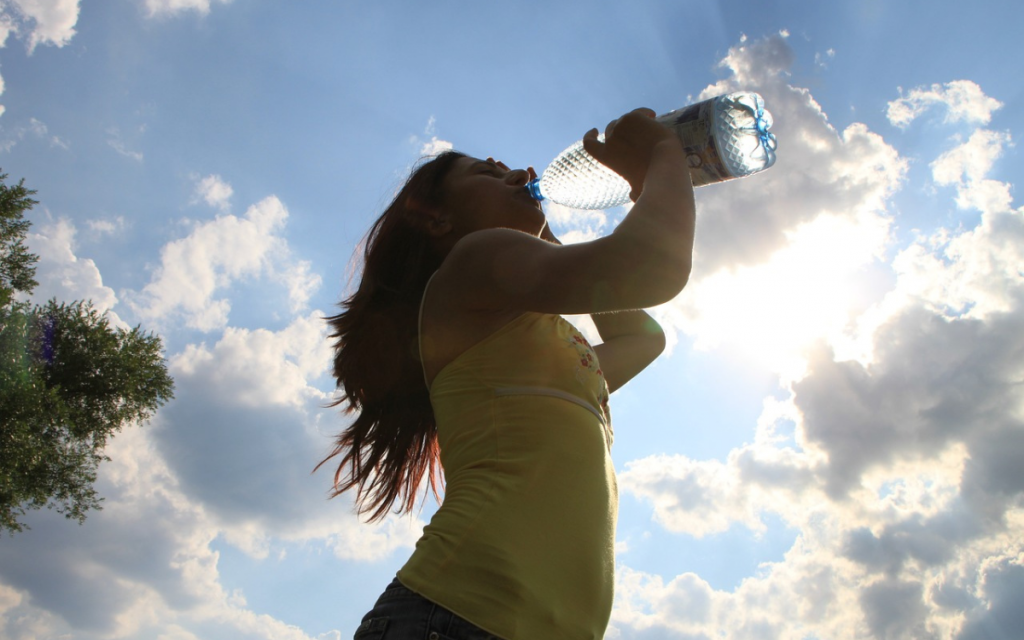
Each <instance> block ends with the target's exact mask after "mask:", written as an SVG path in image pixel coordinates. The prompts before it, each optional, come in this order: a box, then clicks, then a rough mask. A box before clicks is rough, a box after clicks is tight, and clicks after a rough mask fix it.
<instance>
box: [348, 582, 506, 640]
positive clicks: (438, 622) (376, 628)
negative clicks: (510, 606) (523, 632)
mask: <svg viewBox="0 0 1024 640" xmlns="http://www.w3.org/2000/svg"><path fill="white" fill-rule="evenodd" d="M353 640H501V638H499V637H497V636H493V635H491V634H489V633H487V632H486V631H484V630H483V629H481V628H480V627H477V626H475V625H473V624H471V623H469V622H467V621H465V620H463V619H462V618H460V617H459V616H457V615H455V614H454V613H452V612H451V611H449V610H447V609H445V608H443V607H441V606H439V605H436V604H434V603H433V602H431V601H430V600H427V599H426V598H424V597H423V596H421V595H419V594H418V593H415V592H413V591H411V590H409V589H406V588H405V587H404V586H403V585H402V583H401V582H399V581H398V578H395V580H394V581H393V582H392V583H391V584H389V585H388V588H387V589H385V590H384V593H383V594H381V596H380V598H378V599H377V604H375V605H374V606H373V609H371V610H370V612H369V613H367V614H366V615H365V616H363V621H362V624H360V625H359V628H358V629H356V634H355V636H354V638H353Z"/></svg>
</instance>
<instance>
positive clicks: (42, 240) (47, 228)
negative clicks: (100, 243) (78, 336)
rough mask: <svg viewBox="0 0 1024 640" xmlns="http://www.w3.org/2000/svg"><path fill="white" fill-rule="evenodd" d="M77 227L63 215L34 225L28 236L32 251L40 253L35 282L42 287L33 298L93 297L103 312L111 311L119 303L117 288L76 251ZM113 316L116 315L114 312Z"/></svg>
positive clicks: (81, 298) (85, 298) (90, 261)
mask: <svg viewBox="0 0 1024 640" xmlns="http://www.w3.org/2000/svg"><path fill="white" fill-rule="evenodd" d="M77 234H78V230H77V228H76V227H75V225H74V224H73V223H72V222H71V221H69V220H67V219H64V218H61V219H58V220H56V221H55V222H49V223H46V224H43V225H40V226H37V227H34V228H33V230H32V231H31V232H29V234H28V236H27V238H26V244H27V246H28V249H29V251H31V252H32V253H34V254H36V255H37V256H39V262H38V263H37V264H36V277H35V279H36V281H37V282H38V283H39V286H37V287H36V288H35V290H34V291H33V292H32V296H33V298H34V299H35V300H36V301H38V302H40V303H42V302H45V301H46V300H49V299H51V298H56V299H57V300H59V301H67V302H70V301H72V300H90V301H92V304H93V306H94V307H95V308H96V309H97V310H99V311H100V312H111V310H112V309H113V308H114V305H115V304H117V295H116V294H115V293H114V290H113V289H111V288H110V287H108V286H106V285H104V284H103V276H102V275H100V271H99V269H98V268H97V266H96V263H95V262H94V261H93V260H92V259H91V258H87V257H79V256H78V255H77V254H76V251H77V248H76V242H75V238H76V236H77ZM112 317H116V316H114V315H113V314H112Z"/></svg>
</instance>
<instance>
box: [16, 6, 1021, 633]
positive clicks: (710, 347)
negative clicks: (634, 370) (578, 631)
mask: <svg viewBox="0 0 1024 640" xmlns="http://www.w3.org/2000/svg"><path fill="white" fill-rule="evenodd" d="M1020 24H1024V6H1018V5H1016V4H1012V3H1005V2H992V1H990V0H982V1H980V2H975V3H972V4H970V5H964V4H963V3H953V2H948V1H945V0H941V1H936V2H929V3H925V2H900V3H896V2H882V1H881V0H863V1H853V0H837V1H835V2H827V3H826V2H807V1H797V0H789V1H783V0H774V1H772V0H756V1H755V0H735V1H730V2H712V1H708V2H692V1H691V2H682V1H676V2H667V1H666V2H654V1H653V0H644V1H638V2H632V3H624V2H623V3H613V2H590V3H585V2H578V1H569V2H560V3H544V2H537V1H532V0H531V1H528V2H522V3H518V4H515V5H510V4H501V3H490V2H473V3H470V2H455V1H443V2H388V1H382V2H377V3H354V2H304V3H289V4H286V3H283V2H260V1H257V0H233V1H230V2H227V1H218V0H108V1H107V2H81V1H80V0H33V1H29V0H5V1H2V2H0V37H2V38H3V43H4V46H3V48H0V78H2V80H3V83H2V92H0V105H3V111H2V113H0V168H2V170H3V172H5V173H8V174H9V176H10V177H9V181H16V180H18V179H20V178H25V183H26V185H27V186H28V187H30V188H33V189H36V190H37V191H38V194H37V196H36V197H37V199H38V200H39V201H40V204H39V205H38V206H37V207H36V208H35V210H34V211H33V212H32V214H31V220H32V222H33V228H32V233H31V236H30V238H29V244H30V246H31V248H32V250H33V251H34V252H35V253H37V254H39V256H40V258H41V259H40V263H39V266H38V274H37V280H39V281H40V286H39V288H38V290H37V297H38V298H40V299H45V298H48V297H51V296H56V297H58V298H61V299H65V300H73V299H83V298H88V299H91V300H92V301H93V302H94V303H95V304H96V305H97V306H98V307H100V308H102V309H104V310H106V311H107V312H108V313H110V314H111V318H112V319H113V320H114V321H115V322H118V323H123V324H125V325H135V324H139V323H141V324H142V325H143V326H144V327H145V328H147V329H149V330H152V331H155V332H158V333H159V334H160V335H161V336H162V337H163V340H164V344H165V347H166V352H167V358H168V362H169V367H170V370H171V372H172V374H173V375H174V377H175V380H176V383H177V398H176V400H175V401H174V402H172V403H171V404H169V405H167V406H166V407H165V408H164V409H162V410H161V411H160V412H159V413H158V415H157V416H156V417H155V418H154V420H153V421H152V422H151V423H149V424H147V425H145V426H142V427H136V428H131V429H129V430H126V431H124V432H123V433H121V434H120V435H118V436H117V438H115V439H114V440H113V442H112V443H111V445H110V446H109V447H108V451H107V453H108V454H109V455H110V457H111V460H110V461H109V462H107V463H105V464H104V465H103V467H102V468H101V471H100V478H99V482H98V487H99V489H100V491H101V493H102V494H103V495H104V496H106V502H105V507H104V509H103V511H100V512H95V513H93V514H92V515H90V516H89V519H88V520H87V521H86V523H85V524H84V525H83V526H77V525H75V524H73V523H70V522H66V521H64V520H63V519H62V518H61V517H60V516H59V515H58V514H55V513H53V512H50V511H45V510H44V511H41V512H37V513H33V514H31V516H30V517H29V518H28V523H29V525H30V526H31V527H32V529H31V530H30V531H28V532H27V533H24V534H21V535H18V536H16V537H13V538H8V539H4V540H3V541H2V542H0V637H2V638H10V639H12V640H22V639H29V638H56V637H61V638H70V639H75V640H79V639H81V640H94V639H97V640H98V639H108V638H109V639H113V638H152V639H154V640H194V639H203V640H222V639H235V638H290V639H296V640H299V639H303V640H306V639H317V640H328V639H332V640H333V639H336V638H347V637H351V634H352V632H353V630H354V628H355V626H356V624H357V622H358V619H359V618H360V617H361V616H362V614H363V613H364V612H365V610H367V609H368V608H369V607H370V606H371V604H372V602H373V600H374V599H375V598H376V596H377V594H378V592H379V591H380V590H381V589H382V588H383V587H384V586H385V585H386V584H387V582H388V581H389V580H390V578H391V576H392V575H393V574H394V572H395V571H396V570H397V568H398V567H400V566H401V564H402V563H403V562H404V561H405V559H406V557H407V556H408V555H409V553H410V551H411V546H412V544H413V543H414V541H415V539H416V537H417V536H418V533H419V530H420V528H421V527H422V526H423V524H424V522H425V521H426V519H428V518H429V516H430V513H431V512H432V510H433V507H432V506H431V505H427V506H426V507H425V508H424V509H423V510H422V512H419V513H416V514H414V515H413V516H412V517H403V518H398V517H395V518H391V519H389V520H388V521H386V522H385V523H384V524H382V525H374V526H370V525H365V524H361V523H360V522H359V521H358V519H357V518H356V517H355V516H354V515H353V513H352V505H351V502H350V501H349V500H348V499H347V498H340V499H336V500H333V501H327V500H326V499H325V498H326V492H327V490H328V486H329V483H330V478H329V474H328V473H326V472H319V473H317V474H311V473H310V471H311V469H312V467H313V466H314V465H315V463H316V462H317V461H318V460H319V459H320V457H322V455H323V454H324V453H325V452H326V450H327V449H328V447H329V440H330V436H331V435H332V434H333V433H336V432H337V431H338V430H339V429H341V428H342V427H343V425H344V420H345V418H344V417H343V416H339V415H338V414H337V413H335V412H332V411H329V410H325V409H323V408H322V407H323V405H324V404H325V403H326V402H327V401H328V400H329V398H330V397H331V394H332V392H333V389H332V383H331V380H330V379H329V377H328V376H327V375H326V372H327V362H328V358H329V352H328V350H327V344H326V341H325V339H324V335H323V323H322V322H321V321H320V318H321V317H322V316H323V315H324V314H327V313H331V312H332V310H333V309H334V306H333V305H335V304H336V302H337V301H338V300H339V299H340V298H341V297H342V295H343V294H344V292H345V291H346V288H347V286H348V279H349V277H350V275H351V273H352V265H353V262H352V259H353V252H354V249H355V247H356V245H357V243H358V242H359V240H360V237H361V236H362V234H363V233H364V232H365V230H366V229H367V228H368V226H369V224H370V223H371V221H372V220H373V219H374V218H375V217H376V215H378V214H379V212H380V210H381V208H382V206H383V205H384V204H385V202H386V200H387V199H388V196H389V195H390V194H392V193H393V191H394V190H395V188H396V187H397V186H398V185H399V184H400V183H401V180H402V177H403V176H404V175H405V174H406V172H407V171H408V169H409V167H410V166H411V165H412V164H413V163H414V162H415V161H416V160H417V159H418V158H419V157H421V155H423V154H425V153H429V152H431V151H435V150H438V149H442V148H447V147H449V146H453V147H454V148H457V149H460V150H463V151H466V152H468V153H471V154H475V155H483V156H486V155H493V156H495V157H498V158H500V159H502V160H504V161H505V162H506V163H508V164H509V165H511V166H525V165H527V164H532V165H533V166H535V167H537V168H538V169H541V168H543V166H545V165H546V163H547V162H548V161H549V160H550V159H551V158H553V157H554V156H555V155H556V154H557V153H558V152H559V151H561V149H563V148H564V147H566V146H567V145H568V144H570V143H571V142H573V141H574V140H576V139H578V138H579V137H580V136H581V135H582V134H583V132H585V131H586V130H587V129H589V128H591V127H593V126H603V125H604V124H605V123H606V122H607V121H609V120H610V119H612V118H614V117H616V116H618V115H619V114H621V113H622V112H624V111H627V110H629V109H632V108H634V107H638V106H648V107H651V108H653V109H655V110H656V111H659V112H666V111H669V110H672V109H675V108H678V107H681V106H683V105H685V104H687V103H689V102H692V101H695V100H699V99H704V98H708V97H711V96H714V95H718V94H721V93H726V92H729V91H733V90H738V89H748V90H754V91H758V92H760V93H761V94H762V95H763V96H764V97H765V99H766V101H767V103H768V107H769V109H770V110H771V111H772V113H773V114H774V117H775V122H776V126H775V131H776V133H777V135H778V138H779V160H778V163H777V164H776V166H775V167H774V168H772V169H771V170H770V171H768V172H766V173H764V174H760V175H758V176H754V177H751V178H747V179H744V180H740V181H735V182H731V183H727V184H723V185H714V186H708V187H704V188H701V189H700V190H698V192H697V203H698V232H697V233H698V238H697V247H696V261H695V267H694V274H693V277H692V278H691V281H690V284H689V285H688V286H687V288H686V290H685V291H684V292H683V293H682V294H681V295H680V296H679V298H677V299H676V300H674V301H672V302H671V303H668V304H666V305H664V306H662V307H660V308H658V309H655V310H653V311H652V313H654V314H655V315H656V316H657V317H658V318H659V320H660V321H661V322H662V324H663V326H664V327H665V328H666V331H667V333H668V335H669V338H670V343H671V348H670V350H669V352H668V353H667V354H666V355H665V356H663V357H662V358H660V359H659V360H658V361H657V362H656V363H655V364H654V365H653V366H652V367H651V368H650V369H649V370H647V371H646V372H645V373H644V374H643V375H641V376H640V377H639V378H638V379H636V380H635V381H633V382H631V383H630V384H629V385H628V386H627V387H625V388H624V389H622V390H621V391H619V392H618V393H616V394H615V395H614V396H613V398H612V403H613V407H614V412H615V416H616V441H615V448H614V450H613V456H614V459H615V461H616V468H617V470H618V473H619V486H620V492H621V510H620V519H619V525H618V536H617V564H618V573H617V576H618V578H617V586H616V601H615V608H614V611H613V614H612V621H611V625H610V627H609V632H608V637H609V638H623V639H632V638H637V639H641V640H661V639H665V640H668V639H672V640H676V639H679V640H682V639H687V640H690V639H697V638H701V639H710V638H716V639H718V638H727V639H737V640H739V639H747V638H785V639H793V640H812V639H820V640H830V639H860V638H892V639H902V638H907V639H911V638H912V639H919V638H934V639H951V640H952V639H956V640H974V639H1004V638H1012V637H1014V634H1015V633H1018V631H1017V630H1019V629H1020V628H1024V617H1022V613H1021V612H1022V611H1024V606H1022V605H1024V561H1022V558H1024V544H1022V542H1021V540H1022V538H1024V536H1022V533H1024V509H1022V502H1021V498H1022V495H1024V466H1022V465H1021V464H1020V461H1021V460H1022V459H1024V395H1022V391H1021V385H1020V381H1021V379H1022V378H1024V365H1022V363H1024V357H1022V356H1024V338H1022V336H1024V212H1022V209H1021V207H1020V204H1019V201H1018V200H1017V199H1015V184H1016V183H1017V182H1019V180H1020V175H1021V166H1022V162H1021V157H1020V152H1019V150H1018V148H1017V147H1016V146H1015V144H1016V139H1017V136H1019V135H1021V132H1022V131H1024V82H1022V81H1021V79H1020V77H1019V75H1020V74H1019V73H1016V72H1015V71H1014V69H1015V67H1014V66H1013V64H1011V63H1009V62H1007V61H1008V60H1014V59H1016V57H1017V55H1016V54H1017V50H1018V48H1019V44H1018V41H1019V25H1020ZM1018 66H1019V65H1018ZM546 208H547V213H548V216H549V219H550V220H551V221H552V225H553V227H554V228H555V230H556V231H557V232H558V233H559V234H560V235H561V236H562V237H564V238H566V239H568V240H573V241H580V240H586V239H588V238H593V237H597V236H598V235H601V234H604V233H608V232H610V230H611V229H613V228H614V225H615V223H616V222H617V220H619V219H620V218H621V216H622V215H623V211H622V210H611V211H607V212H603V213H602V212H581V211H573V210H568V209H565V208H563V207H559V206H557V205H546ZM576 320H577V321H578V322H579V324H580V325H581V327H582V328H583V329H584V330H587V329H588V327H587V322H586V319H576Z"/></svg>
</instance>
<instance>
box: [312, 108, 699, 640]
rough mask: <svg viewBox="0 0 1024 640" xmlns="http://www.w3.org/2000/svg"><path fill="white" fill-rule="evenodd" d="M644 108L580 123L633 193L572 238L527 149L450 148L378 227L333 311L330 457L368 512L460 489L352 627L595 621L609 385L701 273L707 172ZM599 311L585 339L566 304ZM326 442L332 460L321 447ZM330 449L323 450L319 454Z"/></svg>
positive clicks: (476, 631) (374, 634)
mask: <svg viewBox="0 0 1024 640" xmlns="http://www.w3.org/2000/svg"><path fill="white" fill-rule="evenodd" d="M653 117H654V113H653V112H652V111H650V110H648V109H638V110H635V111H633V112H630V113H628V114H626V115H624V116H623V117H621V118H619V119H618V120H616V121H613V122H612V123H610V124H609V125H608V127H607V128H606V130H605V140H604V142H600V141H599V140H598V137H597V130H596V129H595V130H592V131H589V132H588V133H587V135H586V136H584V146H585V148H586V150H587V151H588V152H589V153H590V154H591V155H593V156H594V157H595V158H597V159H598V160H599V161H601V162H602V163H604V164H606V165H607V166H609V167H610V168H612V169H613V170H615V171H616V172H618V173H619V174H620V175H622V176H623V177H624V178H626V180H627V181H628V182H629V183H630V185H631V187H632V193H631V197H632V198H633V200H634V201H635V205H634V206H633V208H632V209H631V210H630V212H629V213H628V214H627V215H626V217H625V218H624V219H623V221H622V222H621V223H620V224H619V225H618V227H617V228H616V229H615V231H614V232H613V233H611V234H609V235H608V236H606V237H604V238H600V239H598V240H594V241H592V242H585V243H580V244H574V245H570V246H561V245H560V244H559V243H558V241H557V239H555V237H554V236H553V235H552V234H551V232H550V230H549V229H548V228H547V225H546V223H545V218H544V214H543V211H542V210H541V208H540V205H539V204H538V203H537V202H536V201H534V200H532V199H531V198H530V197H529V195H528V193H527V191H526V190H525V189H524V186H525V185H526V183H527V182H528V181H529V180H530V179H532V178H533V177H535V174H534V172H533V169H532V168H531V169H527V170H516V171H511V170H509V169H508V167H506V166H505V165H504V164H502V163H501V162H494V161H493V160H491V159H487V160H477V159H474V158H470V157H467V156H464V155H461V154H458V153H451V152H449V153H446V154H442V155H441V156H439V157H437V158H436V159H434V160H432V161H431V162H429V163H427V164H425V165H423V166H422V167H421V168H420V169H418V170H417V171H416V172H414V174H413V175H412V177H411V178H410V179H409V181H408V182H407V183H406V185H405V187H404V188H403V189H402V191H401V192H400V193H399V194H398V195H397V196H396V198H395V200H394V202H393V203H392V204H391V205H390V206H389V207H388V209H387V210H386V211H385V212H384V214H383V215H382V216H381V217H380V219H378V220H377V222H376V223H375V224H374V226H373V227H372V229H371V231H370V234H369V236H368V239H367V242H366V248H365V256H364V258H365V264H364V269H363V273H362V279H361V281H360V285H359V288H358V290H357V291H356V293H355V294H354V295H353V296H352V297H351V298H349V299H348V300H346V301H345V303H344V311H343V312H342V313H341V314H339V315H337V316H334V317H333V318H330V319H329V321H330V323H331V327H332V330H333V332H332V334H331V337H332V338H334V339H335V340H336V342H335V349H336V352H335V362H334V372H335V375H336V377H337V380H338V386H339V388H340V389H343V391H344V396H343V397H342V398H341V399H339V400H338V401H337V404H342V403H345V404H347V408H348V410H349V411H351V412H354V413H357V417H356V419H355V421H354V422H353V423H352V425H350V426H349V427H348V428H347V429H346V430H345V431H344V432H343V433H342V434H341V435H340V436H339V438H338V442H337V446H336V448H335V450H334V451H333V452H332V454H331V455H330V456H328V459H330V458H331V457H333V456H340V457H341V461H340V464H339V465H338V469H337V473H336V474H335V495H337V494H338V493H341V492H343V491H346V490H348V489H351V488H355V489H356V491H357V502H358V504H359V507H360V512H361V513H369V514H370V515H371V519H377V518H381V517H383V516H384V515H386V514H387V512H388V511H389V510H391V509H392V507H396V506H397V507H398V510H399V511H408V510H410V509H411V508H412V507H413V505H414V502H415V498H416V495H417V493H418V489H419V487H420V482H421V480H422V479H423V478H424V477H426V478H428V480H429V483H430V486H431V488H432V489H433V490H434V493H435V495H437V488H438V485H439V482H440V479H439V471H440V470H439V467H438V462H439V461H440V462H441V464H442V466H443V468H444V475H445V496H444V499H443V502H442V503H441V506H440V508H439V509H438V511H437V512H436V514H435V515H434V517H433V518H432V519H431V522H430V524H429V525H428V526H427V527H425V528H424V532H423V536H422V538H421V539H420V541H419V542H418V543H417V545H416V549H415V551H414V552H413V555H412V557H411V558H410V559H409V561H408V562H407V563H406V564H405V566H404V567H402V569H401V570H400V571H399V573H398V576H397V578H396V580H395V581H394V582H393V583H392V584H391V586H389V587H388V588H387V589H386V590H385V592H384V594H383V595H382V596H381V597H380V599H379V600H378V601H377V604H376V606H375V607H374V609H373V610H372V611H370V612H369V613H368V614H367V615H366V617H365V618H364V619H363V622H362V624H361V625H360V627H359V629H358V630H357V631H356V634H355V637H356V639H357V640H366V639H370V638H373V639H382V638H383V639H386V640H404V639H407V638H410V639H411V638H417V639H421V638H422V639H426V638H431V639H433V638H450V639H452V640H461V639H476V638H502V639H504V640H546V639H561V638H572V639H575V638H581V639H583V638H586V639H595V638H601V637H603V635H604V631H605V628H606V626H607V623H608V618H609V615H610V612H611V605H612V587H613V582H614V575H613V570H614V555H613V548H614V534H615V518H616V508H617V493H616V485H615V474H614V468H613V466H612V463H611V459H610V457H609V452H610V448H611V440H612V438H611V421H610V415H609V413H608V407H607V398H608V394H609V393H611V392H613V391H615V390H616V389H617V388H619V387H620V386H622V385H623V384H625V383H626V382H627V381H628V380H629V379H631V378H632V377H633V376H635V375H636V374H637V373H639V372H640V371H641V370H643V369H644V367H646V366H647V365H648V364H649V363H650V362H651V361H653V360H654V358H656V357H657V356H658V354H660V353H661V351H662V349H663V348H664V335H663V333H662V332H661V329H660V327H658V325H657V324H656V323H655V322H654V320H653V319H651V317H650V316H648V315H647V314H646V313H644V312H642V311H635V310H636V309H641V308H644V307H649V306H653V305H656V304H660V303H663V302H666V301H668V300H670V299H672V298H673V297H674V296H675V295H677V294H678V293H679V292H680V291H681V290H682V288H683V286H684V285H685V284H686V280H687V278H688V275H689V271H690V262H691V253H692V245H693V233H694V203H693V188H692V186H691V184H690V181H689V173H688V171H687V167H686V159H685V157H684V154H683V152H682V147H681V144H680V143H679V141H678V139H677V138H676V136H675V135H674V134H673V133H672V132H671V131H669V130H668V129H667V128H665V127H664V126H663V125H661V124H659V123H657V122H656V121H655V120H654V119H653ZM583 313H589V314H593V315H592V317H593V319H594V324H595V325H596V327H597V329H598V332H599V333H600V335H601V339H602V341H603V343H602V344H599V345H597V346H596V347H591V346H590V345H589V344H587V342H586V340H585V339H584V338H583V337H582V336H581V335H580V334H579V332H577V331H576V330H575V328H573V327H572V326H571V325H570V324H569V323H567V322H566V321H564V320H563V319H562V318H561V316H560V315H559V314H583ZM324 462H326V460H325V461H324ZM321 464H323V463H321Z"/></svg>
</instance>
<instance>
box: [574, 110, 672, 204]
mask: <svg viewBox="0 0 1024 640" xmlns="http://www.w3.org/2000/svg"><path fill="white" fill-rule="evenodd" d="M654 118H655V113H654V111H652V110H650V109H645V108H640V109H634V110H633V111H630V112H629V113H627V114H625V115H623V116H622V117H621V118H619V119H617V120H613V121H611V122H609V123H608V126H607V127H605V130H604V142H600V141H599V140H598V139H597V129H591V130H590V131H588V132H587V133H586V134H585V135H584V136H583V148H584V149H585V150H586V151H587V153H589V154H590V155H592V156H594V158H596V159H597V160H598V161H599V162H601V163H602V164H604V165H606V166H607V167H608V168H609V169H611V170H612V171H615V172H616V173H618V174H619V175H620V176H622V177H623V178H625V179H626V181H627V182H629V186H630V187H631V190H630V194H629V197H630V198H631V199H632V200H633V201H636V199H637V198H638V197H639V196H640V192H641V191H643V187H644V180H645V179H646V178H647V167H648V165H649V164H650V162H651V155H652V154H653V153H654V149H655V147H657V146H658V145H659V144H677V145H678V144H680V143H679V139H678V138H677V137H676V134H675V133H673V132H672V130H671V129H669V128H668V127H666V126H665V125H663V124H661V123H660V122H658V121H657V120H655V119H654Z"/></svg>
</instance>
